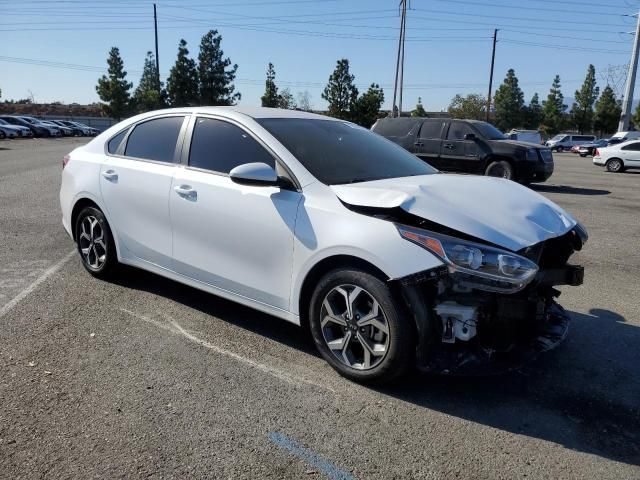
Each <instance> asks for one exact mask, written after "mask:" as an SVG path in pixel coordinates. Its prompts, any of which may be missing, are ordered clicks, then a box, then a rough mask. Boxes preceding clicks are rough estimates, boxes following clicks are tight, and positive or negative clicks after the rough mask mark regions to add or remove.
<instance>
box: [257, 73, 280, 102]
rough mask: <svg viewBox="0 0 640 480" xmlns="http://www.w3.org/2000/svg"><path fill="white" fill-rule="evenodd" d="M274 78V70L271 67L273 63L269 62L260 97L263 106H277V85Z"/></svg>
mask: <svg viewBox="0 0 640 480" xmlns="http://www.w3.org/2000/svg"><path fill="white" fill-rule="evenodd" d="M275 80H276V70H275V68H273V63H271V62H269V67H268V68H267V81H266V82H265V84H264V95H263V96H262V98H261V100H262V106H263V107H272V108H273V107H277V106H278V87H277V86H276V81H275Z"/></svg>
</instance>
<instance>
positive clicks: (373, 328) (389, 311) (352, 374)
mask: <svg viewBox="0 0 640 480" xmlns="http://www.w3.org/2000/svg"><path fill="white" fill-rule="evenodd" d="M309 319H310V327H311V334H312V336H313V340H314V343H315V344H316V348H317V349H318V351H319V352H320V354H321V355H322V357H323V358H324V359H325V360H326V361H327V362H328V363H329V365H331V366H332V367H333V368H334V369H335V370H336V371H337V372H338V373H340V374H341V375H342V376H344V377H347V378H349V379H351V380H353V381H356V382H360V383H378V384H380V383H387V382H390V381H392V380H394V379H396V378H398V377H400V376H402V375H403V374H405V373H406V372H407V371H408V370H409V368H410V367H411V366H412V365H413V360H414V355H415V334H414V326H413V323H412V322H411V320H410V318H409V317H408V316H407V314H406V313H405V311H404V308H403V307H402V306H401V304H399V303H398V301H397V300H396V299H395V298H394V295H393V294H392V292H391V289H390V288H389V285H388V284H387V283H385V282H383V281H381V280H380V279H378V278H377V277H375V276H374V275H371V274H370V273H367V272H364V271H362V270H355V269H350V270H333V271H331V272H329V273H327V274H326V275H325V276H324V277H322V279H321V280H320V282H319V283H318V285H317V287H316V289H315V291H314V293H313V295H312V297H311V304H310V311H309Z"/></svg>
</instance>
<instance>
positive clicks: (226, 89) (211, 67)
mask: <svg viewBox="0 0 640 480" xmlns="http://www.w3.org/2000/svg"><path fill="white" fill-rule="evenodd" d="M221 42H222V36H221V35H220V34H219V33H218V31H217V30H209V32H207V33H206V34H205V35H204V36H203V37H202V40H201V42H200V53H199V54H198V62H199V63H198V78H199V80H200V103H201V104H203V105H234V104H235V103H236V102H237V101H238V100H240V97H241V95H240V93H239V92H235V89H236V88H235V86H234V85H233V81H234V80H235V78H236V71H237V70H238V65H236V64H234V65H231V59H229V58H228V57H227V58H224V52H223V51H222V48H220V43H221ZM229 67H231V68H229ZM234 92H235V93H234Z"/></svg>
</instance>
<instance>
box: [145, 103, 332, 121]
mask: <svg viewBox="0 0 640 480" xmlns="http://www.w3.org/2000/svg"><path fill="white" fill-rule="evenodd" d="M172 112H176V113H177V112H180V113H205V114H206V113H209V114H229V113H231V112H233V113H240V114H243V115H246V116H247V117H251V118H315V119H318V120H336V121H340V120H339V119H336V118H332V117H327V116H325V115H319V114H317V113H310V112H305V111H302V110H287V109H283V108H268V107H240V106H237V105H233V106H224V107H208V106H204V107H187V108H167V109H164V110H155V111H153V112H148V113H149V114H152V115H158V114H162V113H172Z"/></svg>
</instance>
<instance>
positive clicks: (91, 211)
mask: <svg viewBox="0 0 640 480" xmlns="http://www.w3.org/2000/svg"><path fill="white" fill-rule="evenodd" d="M75 232H76V236H75V238H76V242H77V246H78V253H80V258H81V259H82V266H83V267H84V268H85V269H86V270H87V272H89V273H90V274H91V275H93V276H94V277H97V278H101V279H106V278H108V277H109V276H111V275H112V274H113V273H114V271H115V269H116V267H117V265H118V257H117V254H116V246H115V242H114V241H113V235H112V234H111V228H109V223H108V222H107V219H106V218H105V216H104V214H103V213H102V212H101V211H100V210H98V209H97V208H95V207H86V208H85V209H83V210H82V211H81V212H80V214H79V215H78V219H77V220H76V225H75Z"/></svg>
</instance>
